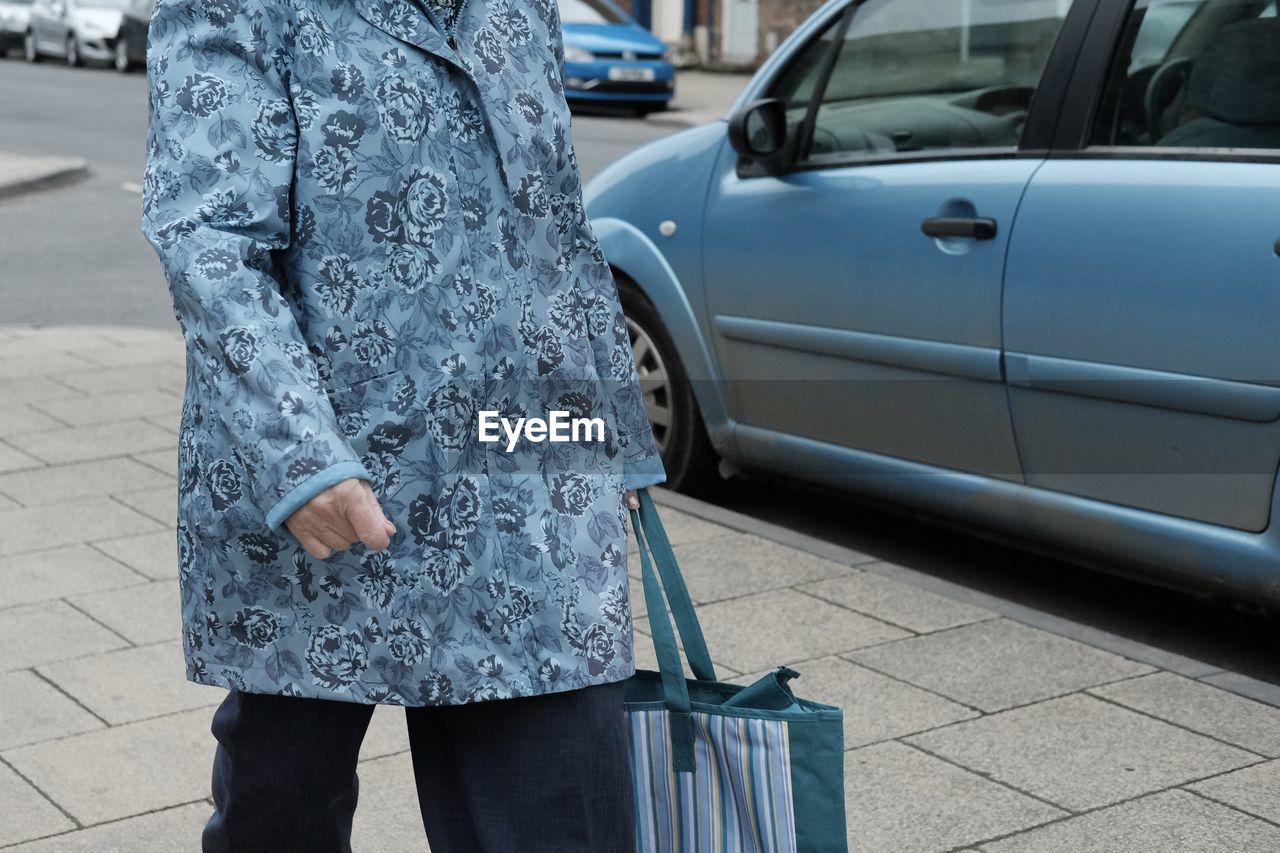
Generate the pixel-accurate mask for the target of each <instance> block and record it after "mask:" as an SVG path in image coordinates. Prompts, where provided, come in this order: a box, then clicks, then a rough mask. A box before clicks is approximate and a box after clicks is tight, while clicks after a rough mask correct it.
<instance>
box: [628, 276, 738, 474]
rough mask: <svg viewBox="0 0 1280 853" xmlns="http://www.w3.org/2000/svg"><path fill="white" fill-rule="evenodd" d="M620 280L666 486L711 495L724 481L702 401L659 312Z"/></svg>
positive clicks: (639, 293)
mask: <svg viewBox="0 0 1280 853" xmlns="http://www.w3.org/2000/svg"><path fill="white" fill-rule="evenodd" d="M616 279H617V283H618V298H619V300H620V301H621V302H622V312H623V314H625V315H626V318H627V334H628V336H629V337H630V338H631V349H632V351H633V352H634V353H635V358H636V372H637V373H639V375H640V387H641V390H642V391H643V392H644V407H645V413H646V414H647V415H648V416H649V422H650V423H651V424H652V425H653V437H654V440H655V441H656V442H657V445H658V449H659V450H660V451H661V452H662V467H663V468H665V469H666V472H667V480H666V483H665V484H664V485H666V486H667V487H669V488H672V489H676V490H678V491H682V492H689V493H694V494H706V493H709V492H711V491H713V490H714V489H715V487H716V486H718V485H720V484H721V483H722V482H723V480H721V478H720V476H719V474H718V473H717V472H716V466H717V465H718V464H719V461H720V460H719V457H718V456H717V455H716V452H715V449H714V448H713V447H712V446H711V440H710V439H708V438H707V430H706V426H705V425H704V424H703V422H702V414H701V413H700V412H699V411H698V401H697V398H696V397H694V394H693V386H692V385H691V384H690V382H689V375H688V373H686V372H685V369H684V365H683V364H681V363H680V356H679V354H678V353H677V352H676V347H675V342H674V341H672V340H671V335H670V334H668V332H667V329H666V326H664V325H663V323H662V319H661V318H660V317H659V316H658V310H657V309H656V308H654V307H653V303H652V302H650V301H649V299H648V297H646V296H645V295H644V293H642V292H641V290H640V288H639V287H637V286H636V284H635V282H633V281H631V280H630V279H629V278H627V277H625V276H623V275H622V274H620V273H619V274H616Z"/></svg>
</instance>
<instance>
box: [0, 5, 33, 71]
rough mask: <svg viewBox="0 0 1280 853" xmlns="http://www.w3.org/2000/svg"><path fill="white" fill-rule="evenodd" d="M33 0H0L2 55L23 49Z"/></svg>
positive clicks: (0, 46) (0, 49) (0, 52)
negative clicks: (23, 37)
mask: <svg viewBox="0 0 1280 853" xmlns="http://www.w3.org/2000/svg"><path fill="white" fill-rule="evenodd" d="M30 9H31V0H0V57H3V56H6V55H8V53H9V51H11V50H21V49H22V35H23V33H25V32H26V31H27V20H28V18H27V13H28V12H29V11H30Z"/></svg>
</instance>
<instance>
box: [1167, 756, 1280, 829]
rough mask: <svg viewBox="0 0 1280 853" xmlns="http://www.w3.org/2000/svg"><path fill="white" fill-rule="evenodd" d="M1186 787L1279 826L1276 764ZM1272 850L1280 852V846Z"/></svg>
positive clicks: (1279, 768) (1279, 790)
mask: <svg viewBox="0 0 1280 853" xmlns="http://www.w3.org/2000/svg"><path fill="white" fill-rule="evenodd" d="M1187 787H1189V788H1190V789H1191V790H1193V791H1195V792H1196V793H1198V794H1203V795H1204V796H1206V797H1209V798H1210V799H1212V800H1217V801H1218V802H1220V803H1226V804H1227V805H1229V806H1233V807H1234V808H1237V809H1240V810H1241V811H1245V812H1248V813H1249V814H1251V815H1257V816H1258V817H1260V818H1263V819H1265V820H1269V821H1271V822H1272V823H1275V824H1280V761H1268V762H1266V763H1265V764H1255V765H1253V766H1252V767H1246V768H1244V769H1243V770H1236V771H1234V772H1232V773H1225V774H1223V775H1222V776H1218V777H1216V778H1213V779H1206V780H1205V781H1203V782H1199V783H1197V784H1195V785H1189V786H1187ZM1273 849H1275V850H1280V845H1276V847H1275V848H1273Z"/></svg>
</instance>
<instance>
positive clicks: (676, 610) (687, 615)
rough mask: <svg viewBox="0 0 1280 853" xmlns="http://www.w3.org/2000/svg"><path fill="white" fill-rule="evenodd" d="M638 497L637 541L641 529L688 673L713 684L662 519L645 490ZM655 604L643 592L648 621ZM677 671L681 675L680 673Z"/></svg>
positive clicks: (699, 630)
mask: <svg viewBox="0 0 1280 853" xmlns="http://www.w3.org/2000/svg"><path fill="white" fill-rule="evenodd" d="M637 493H638V494H639V496H640V525H639V526H638V527H636V530H637V533H636V541H637V542H638V541H639V540H640V532H639V528H640V527H643V532H644V538H645V540H646V541H647V542H648V545H649V547H650V548H651V551H652V554H653V561H654V563H656V564H657V566H658V574H659V576H660V577H661V578H662V586H663V589H664V590H666V600H667V602H668V603H669V604H670V608H671V615H672V616H673V617H674V618H675V620H676V630H677V631H678V632H679V633H680V643H681V644H682V645H683V646H684V654H685V657H686V658H687V659H688V661H689V671H690V672H692V673H693V677H694V678H696V679H698V680H699V681H716V680H717V679H716V670H715V666H714V665H713V664H712V663H711V653H710V652H709V651H708V650H707V641H706V639H705V638H704V637H703V635H702V626H701V625H700V624H698V615H697V613H696V612H695V611H694V609H693V599H692V598H690V597H689V588H688V587H687V586H685V583H684V576H683V575H681V574H680V566H679V565H678V564H677V563H676V555H675V552H673V551H672V550H671V542H670V540H668V539H667V531H666V530H664V529H663V527H662V519H660V518H659V517H658V509H657V507H655V506H654V505H653V498H652V497H650V496H649V490H648V489H639V490H638V492H637ZM655 604H658V605H661V604H662V602H661V600H659V601H657V602H655V601H654V600H653V599H652V597H651V596H650V595H649V593H648V590H646V591H645V605H646V606H647V607H648V609H649V613H650V618H652V614H653V611H654V609H655V608H654V606H655ZM678 671H679V672H682V673H683V670H678ZM681 677H683V675H682V676H681Z"/></svg>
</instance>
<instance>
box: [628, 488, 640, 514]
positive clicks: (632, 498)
mask: <svg viewBox="0 0 1280 853" xmlns="http://www.w3.org/2000/svg"><path fill="white" fill-rule="evenodd" d="M639 508H640V496H639V495H638V494H636V491H635V489H632V490H631V491H629V492H627V509H639Z"/></svg>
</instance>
